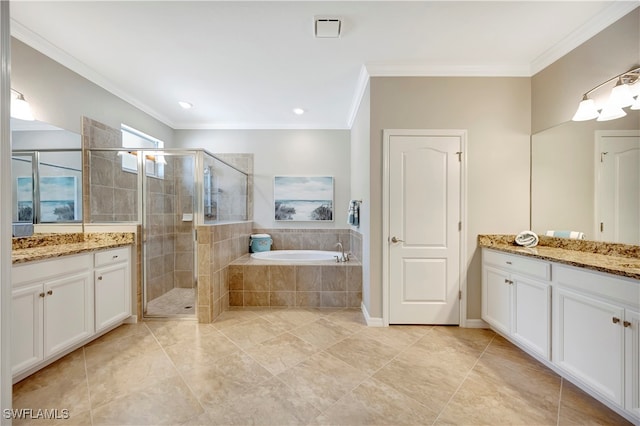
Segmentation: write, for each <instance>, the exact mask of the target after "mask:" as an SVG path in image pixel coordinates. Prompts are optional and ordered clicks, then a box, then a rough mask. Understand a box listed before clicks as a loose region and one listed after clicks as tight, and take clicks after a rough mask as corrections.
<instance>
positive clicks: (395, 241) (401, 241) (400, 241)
mask: <svg viewBox="0 0 640 426" xmlns="http://www.w3.org/2000/svg"><path fill="white" fill-rule="evenodd" d="M391 242H392V243H403V242H404V240H399V239H397V238H396V237H391Z"/></svg>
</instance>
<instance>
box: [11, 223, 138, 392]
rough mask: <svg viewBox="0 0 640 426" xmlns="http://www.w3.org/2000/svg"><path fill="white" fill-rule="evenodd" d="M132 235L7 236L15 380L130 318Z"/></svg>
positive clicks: (13, 372)
mask: <svg viewBox="0 0 640 426" xmlns="http://www.w3.org/2000/svg"><path fill="white" fill-rule="evenodd" d="M133 243H134V234H129V233H105V234H60V235H54V234H52V235H45V236H34V237H28V238H23V239H14V250H13V256H12V257H13V259H12V260H13V268H12V289H13V290H12V296H13V309H12V325H11V326H12V330H11V355H12V360H11V362H12V376H13V381H14V383H15V382H17V381H19V380H21V379H22V378H24V377H26V376H28V375H30V374H32V373H33V372H35V371H37V370H38V369H40V368H42V367H44V366H46V365H47V364H50V363H51V362H53V361H55V360H56V359H58V358H60V357H62V356H64V355H65V354H67V353H69V352H71V351H72V350H74V349H76V348H78V347H80V346H82V345H84V344H86V343H87V342H89V341H91V340H93V339H95V338H97V337H98V336H100V335H102V334H104V333H105V332H107V331H109V330H111V329H113V328H114V327H117V326H118V325H120V324H122V323H123V322H124V321H126V320H127V319H128V318H130V317H131V258H132V255H131V247H132V244H133Z"/></svg>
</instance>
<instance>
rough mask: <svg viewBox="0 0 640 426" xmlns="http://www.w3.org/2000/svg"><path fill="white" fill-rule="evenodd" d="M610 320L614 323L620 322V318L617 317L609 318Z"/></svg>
mask: <svg viewBox="0 0 640 426" xmlns="http://www.w3.org/2000/svg"><path fill="white" fill-rule="evenodd" d="M611 321H613V323H614V324H620V318H618V317H613V318H611Z"/></svg>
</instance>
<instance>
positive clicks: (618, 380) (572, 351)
mask: <svg viewBox="0 0 640 426" xmlns="http://www.w3.org/2000/svg"><path fill="white" fill-rule="evenodd" d="M553 284H554V304H553V315H554V324H553V335H554V339H553V345H554V346H553V347H554V349H553V362H554V364H556V365H557V366H558V367H560V368H561V369H562V370H564V371H566V372H567V373H569V374H570V375H571V377H573V378H574V379H576V380H578V381H580V382H582V383H583V384H584V385H586V386H587V387H589V388H590V389H592V390H593V391H595V392H596V393H598V394H600V395H602V396H603V397H605V398H606V399H607V400H609V401H611V402H614V403H615V404H616V405H619V406H620V407H624V408H625V410H627V411H629V412H633V413H635V415H636V416H637V415H638V414H640V409H639V407H640V404H639V397H638V392H639V390H640V389H639V388H638V380H639V378H638V371H639V369H640V368H639V366H640V353H639V346H638V339H639V337H640V334H639V331H638V325H639V319H638V307H639V305H640V284H639V283H638V282H637V281H636V282H634V281H632V280H627V279H624V278H618V277H616V276H613V275H609V274H603V273H599V272H593V271H587V270H584V269H579V268H573V267H570V266H564V265H554V278H553Z"/></svg>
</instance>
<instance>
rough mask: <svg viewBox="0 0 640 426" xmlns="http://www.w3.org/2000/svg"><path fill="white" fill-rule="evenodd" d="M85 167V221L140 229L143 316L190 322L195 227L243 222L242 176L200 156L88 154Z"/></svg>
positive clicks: (244, 180) (193, 306) (186, 153)
mask: <svg viewBox="0 0 640 426" xmlns="http://www.w3.org/2000/svg"><path fill="white" fill-rule="evenodd" d="M125 150H126V151H125ZM88 164H89V170H90V182H89V187H90V196H89V204H90V205H89V206H88V208H89V211H90V214H91V218H90V222H113V221H137V222H140V223H141V224H142V243H143V244H142V265H141V266H142V271H141V272H142V274H143V280H142V300H141V309H142V314H143V316H144V317H186V318H195V315H196V307H197V306H198V303H197V297H198V291H197V276H198V271H197V266H198V259H197V250H196V232H195V229H196V226H198V225H207V224H218V223H221V222H229V221H241V220H246V219H247V200H248V198H247V190H248V175H247V173H245V172H243V171H241V170H240V169H239V168H237V167H235V166H232V165H230V164H228V163H227V162H225V161H223V160H221V159H219V158H216V157H215V156H214V155H212V154H210V153H208V152H206V151H204V150H176V149H146V148H144V149H143V150H137V151H135V150H132V149H131V148H124V149H123V148H120V149H103V150H98V149H90V150H89V151H88ZM138 206H141V208H138ZM203 267H204V266H203Z"/></svg>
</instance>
